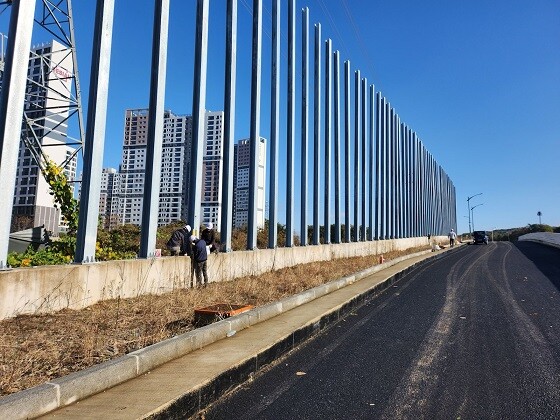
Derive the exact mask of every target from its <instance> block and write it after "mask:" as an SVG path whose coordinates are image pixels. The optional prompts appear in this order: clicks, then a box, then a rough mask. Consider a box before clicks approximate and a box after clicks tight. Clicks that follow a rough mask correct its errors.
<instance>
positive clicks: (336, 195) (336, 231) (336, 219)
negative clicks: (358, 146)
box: [333, 51, 340, 244]
mask: <svg viewBox="0 0 560 420" xmlns="http://www.w3.org/2000/svg"><path fill="white" fill-rule="evenodd" d="M333 73H334V243H335V244H339V243H340V53H339V52H338V51H335V53H334V72H333Z"/></svg>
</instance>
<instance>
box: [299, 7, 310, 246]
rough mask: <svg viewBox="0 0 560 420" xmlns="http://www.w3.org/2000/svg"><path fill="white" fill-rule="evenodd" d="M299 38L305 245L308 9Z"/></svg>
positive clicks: (304, 239)
mask: <svg viewBox="0 0 560 420" xmlns="http://www.w3.org/2000/svg"><path fill="white" fill-rule="evenodd" d="M301 24H302V37H301V43H302V45H301V55H302V57H301V79H302V80H301V239H300V243H301V245H302V246H305V245H307V161H308V151H307V144H308V142H309V101H308V98H309V8H308V7H306V8H304V9H303V10H302V19H301Z"/></svg>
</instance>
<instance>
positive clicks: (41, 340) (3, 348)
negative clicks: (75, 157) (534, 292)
mask: <svg viewBox="0 0 560 420" xmlns="http://www.w3.org/2000/svg"><path fill="white" fill-rule="evenodd" d="M425 249H426V247H421V248H415V249H409V250H407V251H400V252H398V251H396V252H392V253H388V254H385V255H384V256H385V259H386V260H389V259H393V258H396V257H398V256H401V255H404V254H410V253H413V252H418V251H419V250H425ZM377 262H378V257H377V256H370V257H356V258H350V259H344V260H336V261H328V262H320V263H311V264H304V265H299V266H296V267H292V268H286V269H283V270H279V271H276V272H269V273H266V274H263V275H260V276H251V277H245V278H241V279H238V280H236V281H232V282H224V283H212V284H210V285H209V286H208V287H207V288H205V289H184V290H177V291H175V292H173V293H169V294H166V295H158V296H155V295H148V296H141V297H138V298H134V299H117V300H110V301H104V302H100V303H97V304H95V305H93V306H91V307H88V308H86V309H83V310H79V311H73V310H62V311H59V312H57V313H54V314H51V315H25V316H18V317H16V318H12V319H8V320H4V321H1V322H0V395H7V394H11V393H14V392H18V391H21V390H23V389H27V388H30V387H32V386H35V385H38V384H41V383H43V382H46V381H48V380H51V379H54V378H58V377H61V376H64V375H67V374H69V373H71V372H75V371H78V370H81V369H85V368H87V367H89V366H92V365H95V364H98V363H101V362H104V361H106V360H110V359H114V358H116V357H118V356H122V355H123V354H126V353H129V352H131V351H134V350H137V349H140V348H143V347H146V346H149V345H151V344H154V343H156V342H159V341H162V340H165V339H167V338H170V337H173V336H175V335H178V334H181V333H184V332H187V331H189V330H192V329H193V328H194V327H193V318H194V309H195V308H198V307H203V306H207V305H211V304H214V303H216V302H225V303H232V304H239V303H242V304H250V305H254V306H262V305H264V304H266V303H269V302H273V301H276V300H279V299H281V298H283V297H286V296H290V295H293V294H296V293H299V292H301V291H303V290H306V289H310V288H313V287H315V286H317V285H320V284H323V283H326V282H328V281H331V280H335V279H338V278H341V277H343V276H346V275H348V274H351V273H355V272H358V271H361V270H363V269H365V268H368V267H371V266H373V265H376V264H377Z"/></svg>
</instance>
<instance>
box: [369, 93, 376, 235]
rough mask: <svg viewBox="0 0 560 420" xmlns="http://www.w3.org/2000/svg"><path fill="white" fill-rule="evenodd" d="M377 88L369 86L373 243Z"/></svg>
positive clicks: (370, 192) (370, 207) (370, 204)
mask: <svg viewBox="0 0 560 420" xmlns="http://www.w3.org/2000/svg"><path fill="white" fill-rule="evenodd" d="M375 127H376V126H375V86H374V85H370V86H369V235H368V240H369V241H373V238H374V235H375V231H376V226H375V224H374V223H375V214H374V211H375V210H374V208H375V184H374V181H373V176H374V175H373V174H374V171H375V169H374V159H375Z"/></svg>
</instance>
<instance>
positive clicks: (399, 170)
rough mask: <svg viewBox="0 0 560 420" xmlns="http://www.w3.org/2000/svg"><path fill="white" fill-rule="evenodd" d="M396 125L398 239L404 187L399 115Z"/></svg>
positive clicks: (400, 236) (400, 228)
mask: <svg viewBox="0 0 560 420" xmlns="http://www.w3.org/2000/svg"><path fill="white" fill-rule="evenodd" d="M395 124H396V137H395V165H396V173H395V187H396V188H395V192H396V196H395V206H396V209H397V211H396V212H395V217H396V232H395V233H396V235H395V236H396V237H397V238H402V212H403V209H402V201H401V198H402V185H401V173H402V162H401V134H402V131H401V117H399V116H398V115H397V116H396V118H395Z"/></svg>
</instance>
